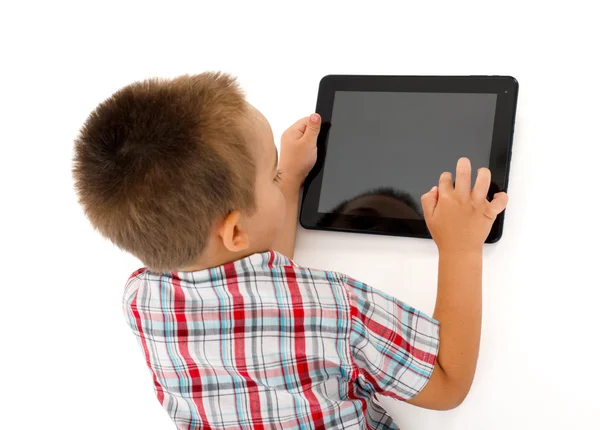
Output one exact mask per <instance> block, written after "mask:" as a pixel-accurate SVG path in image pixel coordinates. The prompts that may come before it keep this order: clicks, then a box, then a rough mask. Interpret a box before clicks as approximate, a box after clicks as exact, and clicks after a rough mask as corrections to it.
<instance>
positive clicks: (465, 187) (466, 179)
mask: <svg viewBox="0 0 600 430" xmlns="http://www.w3.org/2000/svg"><path fill="white" fill-rule="evenodd" d="M455 189H456V193H457V194H458V195H459V196H460V197H462V198H464V199H468V198H469V195H470V193H471V161H470V160H469V159H468V158H465V157H462V158H461V159H460V160H458V163H457V164H456V185H455Z"/></svg>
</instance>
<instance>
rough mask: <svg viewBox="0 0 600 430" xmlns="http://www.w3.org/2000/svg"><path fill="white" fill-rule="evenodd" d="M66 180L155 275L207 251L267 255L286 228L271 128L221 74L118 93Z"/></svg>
mask: <svg viewBox="0 0 600 430" xmlns="http://www.w3.org/2000/svg"><path fill="white" fill-rule="evenodd" d="M73 174H74V179H75V186H76V189H77V191H78V194H79V200H80V203H81V204H82V206H83V208H84V210H85V213H86V215H87V216H88V217H89V219H90V221H91V222H92V224H93V225H94V227H95V228H97V229H98V230H99V231H100V232H101V233H102V234H103V235H104V236H105V237H107V238H108V239H110V240H111V241H112V242H113V243H115V244H116V245H117V246H119V247H120V248H122V249H124V250H126V251H128V252H130V253H131V254H133V255H135V256H136V257H138V258H139V259H140V260H142V262H143V263H144V264H145V265H147V266H148V267H149V268H150V269H151V270H154V271H174V270H179V269H182V268H184V267H187V266H189V265H190V264H193V263H194V262H196V261H197V259H198V258H199V257H200V256H201V255H202V254H203V252H204V251H205V250H206V248H207V247H217V248H219V247H220V248H222V249H223V250H226V251H229V252H233V253H242V252H244V251H245V250H248V249H252V250H255V251H262V250H266V249H268V248H270V247H271V245H272V243H273V241H274V238H275V236H276V234H277V232H278V230H279V229H280V228H281V225H282V223H283V217H284V213H283V212H284V210H285V205H284V202H283V195H282V194H281V192H280V191H279V188H278V187H277V184H276V183H275V178H276V175H277V150H276V148H275V145H274V142H273V134H272V132H271V128H270V126H269V123H268V122H267V120H266V119H265V118H264V117H263V116H262V115H261V114H260V112H258V111H257V110H256V109H255V108H254V107H252V106H251V105H249V104H248V103H247V102H246V101H245V99H244V95H243V93H242V92H241V90H240V88H239V86H238V85H237V83H236V82H235V79H233V78H232V77H230V76H228V75H224V74H220V73H204V74H200V75H194V76H188V75H185V76H181V77H178V78H176V79H172V80H164V79H150V80H146V81H144V82H137V83H134V84H131V85H129V86H127V87H125V88H123V89H121V90H119V91H118V92H116V93H115V94H114V95H113V96H111V97H110V98H109V99H108V100H106V101H104V102H103V103H101V104H100V105H99V106H98V107H97V108H96V110H95V111H94V112H92V113H91V114H90V116H89V118H88V119H87V121H86V123H85V124H84V126H83V128H82V130H81V133H80V136H79V137H78V138H77V140H76V142H75V156H74V168H73Z"/></svg>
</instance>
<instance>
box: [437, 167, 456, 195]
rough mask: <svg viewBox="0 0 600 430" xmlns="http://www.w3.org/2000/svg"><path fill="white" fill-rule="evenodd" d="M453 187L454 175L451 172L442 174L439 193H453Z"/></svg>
mask: <svg viewBox="0 0 600 430" xmlns="http://www.w3.org/2000/svg"><path fill="white" fill-rule="evenodd" d="M453 189H454V188H453V187H452V173H450V172H444V173H442V175H441V176H440V189H439V193H440V194H448V193H451V192H452V191H453Z"/></svg>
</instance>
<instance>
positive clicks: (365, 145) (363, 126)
mask: <svg viewBox="0 0 600 430" xmlns="http://www.w3.org/2000/svg"><path fill="white" fill-rule="evenodd" d="M495 112H496V94H464V93H463V94H454V93H386V92H358V91H337V92H336V93H335V99H334V105H333V112H332V118H331V129H330V130H329V137H328V141H327V156H326V157H325V164H324V169H323V183H322V186H321V196H320V199H319V212H321V213H331V214H347V215H362V216H379V217H387V218H402V219H418V218H422V215H421V211H420V205H417V204H416V203H415V202H419V201H420V198H421V195H422V194H423V193H425V192H427V191H429V190H430V189H431V187H432V186H434V185H436V184H437V181H438V179H439V176H440V173H442V172H443V171H452V172H453V171H454V170H455V166H456V161H457V160H458V159H459V158H460V157H462V156H466V157H469V158H470V159H471V163H472V165H473V179H474V177H475V174H476V169H477V168H479V167H488V165H489V159H490V150H491V146H492V131H493V127H494V116H495Z"/></svg>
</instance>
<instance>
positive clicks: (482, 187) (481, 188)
mask: <svg viewBox="0 0 600 430" xmlns="http://www.w3.org/2000/svg"><path fill="white" fill-rule="evenodd" d="M491 182H492V174H491V173H490V169H486V168H485V167H484V168H481V169H479V170H478V171H477V179H476V180H475V186H474V187H473V191H471V199H472V200H473V201H474V202H475V203H478V204H481V203H483V202H485V200H486V197H487V193H488V190H489V189H490V183H491Z"/></svg>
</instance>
